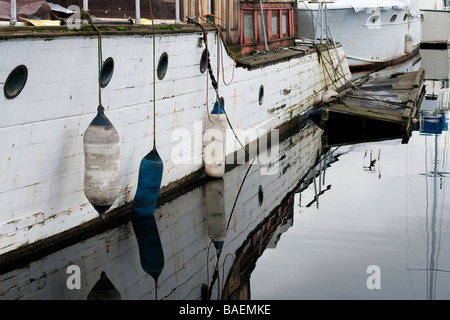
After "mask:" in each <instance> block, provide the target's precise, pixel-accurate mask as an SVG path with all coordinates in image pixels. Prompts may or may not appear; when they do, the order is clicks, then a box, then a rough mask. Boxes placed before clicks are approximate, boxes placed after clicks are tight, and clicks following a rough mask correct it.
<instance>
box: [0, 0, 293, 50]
mask: <svg viewBox="0 0 450 320" xmlns="http://www.w3.org/2000/svg"><path fill="white" fill-rule="evenodd" d="M13 1H15V2H16V5H17V8H18V10H17V12H18V16H17V21H18V22H21V21H22V22H24V20H23V19H21V18H27V17H28V18H29V17H32V19H33V18H38V19H39V18H41V19H49V16H51V19H56V20H57V19H58V18H59V17H61V16H62V15H64V13H63V11H58V9H55V5H59V6H61V7H62V8H69V6H71V5H76V6H78V7H79V8H86V7H87V8H88V10H89V12H90V14H91V16H94V17H96V18H106V19H122V20H124V22H126V21H127V20H129V19H132V20H134V19H136V17H137V16H138V15H139V16H140V17H141V18H145V19H150V18H151V15H150V3H149V0H136V1H131V0H96V1H88V0H52V1H51V6H49V4H48V3H47V2H46V1H45V0H0V3H1V2H4V6H0V8H4V11H5V12H4V14H3V15H0V19H1V20H6V21H5V22H7V20H9V12H10V3H12V2H13ZM296 2H297V1H295V0H275V1H274V0H261V1H258V0H220V1H219V0H151V6H152V11H153V18H154V19H156V20H159V21H160V22H163V23H168V24H172V23H186V22H187V21H188V17H189V18H190V19H194V20H195V21H196V22H198V23H206V20H205V19H206V18H207V15H208V14H210V15H211V16H210V19H212V18H213V19H214V22H215V23H216V24H218V25H220V26H221V28H222V32H223V36H224V39H225V41H226V42H227V44H228V46H229V47H230V48H231V50H233V51H234V53H235V54H237V55H239V54H243V55H245V54H249V53H252V52H256V51H264V50H270V49H275V48H278V47H285V46H289V45H292V44H294V39H295V30H296V27H295V24H296V23H295V20H296V14H295V12H296V7H297V6H296ZM30 3H33V7H36V8H39V10H37V12H36V13H35V12H27V15H26V16H23V15H21V14H19V13H20V12H24V11H22V10H21V8H23V7H25V6H26V5H29V4H30ZM137 5H139V10H136V9H137ZM261 8H262V10H263V14H262V15H261ZM49 11H50V12H49ZM44 13H45V16H42V17H39V15H43V14H44ZM49 13H50V14H49Z"/></svg>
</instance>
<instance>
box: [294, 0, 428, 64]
mask: <svg viewBox="0 0 450 320" xmlns="http://www.w3.org/2000/svg"><path fill="white" fill-rule="evenodd" d="M354 2H356V1H354ZM363 5H364V3H363V4H361V6H363ZM326 6H327V11H326V15H325V14H323V15H322V16H323V17H324V18H323V20H322V18H321V16H320V15H319V20H320V21H319V25H316V17H318V7H319V4H317V3H305V2H303V1H302V2H299V4H298V8H299V12H298V18H299V25H298V31H299V37H300V38H309V39H314V38H315V39H320V38H324V39H325V38H326V28H323V31H322V32H321V28H320V23H322V25H323V26H324V27H325V26H326V25H327V24H328V25H329V27H330V29H331V35H332V37H333V39H334V41H337V42H340V43H341V44H342V46H343V48H344V51H345V53H346V55H347V59H348V60H349V65H350V67H351V68H370V67H372V66H376V65H377V64H379V65H383V66H386V65H388V64H392V63H396V62H397V61H399V60H402V59H405V58H407V57H408V55H411V54H412V53H413V52H414V50H416V49H417V48H418V46H419V45H420V40H421V23H420V16H419V15H418V14H415V13H412V12H411V11H412V10H407V9H406V8H403V7H402V8H394V7H392V6H388V7H380V8H378V7H367V8H366V9H364V8H354V7H353V6H352V5H350V4H347V1H341V2H340V1H335V2H334V3H328V4H327V5H326ZM409 13H410V14H409ZM313 16H314V18H313ZM394 16H395V19H394ZM325 17H326V18H325ZM392 20H393V21H392ZM407 35H408V38H407ZM329 38H331V36H330V35H329Z"/></svg>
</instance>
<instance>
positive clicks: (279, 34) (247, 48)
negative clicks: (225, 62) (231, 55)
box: [241, 2, 295, 54]
mask: <svg viewBox="0 0 450 320" xmlns="http://www.w3.org/2000/svg"><path fill="white" fill-rule="evenodd" d="M293 8H294V7H293V5H292V3H287V2H264V3H263V16H262V19H263V20H262V19H261V9H260V4H259V2H241V25H242V26H243V28H241V30H242V31H241V45H243V48H242V53H244V54H245V53H249V52H251V51H252V50H254V49H256V50H263V49H264V40H265V39H264V27H265V36H266V40H267V42H268V46H269V49H272V48H277V47H281V46H286V45H289V44H290V42H289V41H290V40H292V39H293V38H294V35H295V30H294V9H293ZM263 21H264V23H263Z"/></svg>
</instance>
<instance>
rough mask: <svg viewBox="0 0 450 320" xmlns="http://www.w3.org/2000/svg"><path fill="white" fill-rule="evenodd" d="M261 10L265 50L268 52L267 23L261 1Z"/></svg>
mask: <svg viewBox="0 0 450 320" xmlns="http://www.w3.org/2000/svg"><path fill="white" fill-rule="evenodd" d="M259 8H260V10H261V23H262V27H263V34H264V48H265V49H266V51H269V48H268V47H267V36H266V22H265V21H264V13H263V7H262V1H261V0H259Z"/></svg>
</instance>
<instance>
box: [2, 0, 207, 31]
mask: <svg viewBox="0 0 450 320" xmlns="http://www.w3.org/2000/svg"><path fill="white" fill-rule="evenodd" d="M174 3H175V23H176V24H178V23H180V22H181V19H180V12H181V10H182V8H181V7H180V0H174ZM82 10H84V11H87V10H89V0H83V8H82ZM207 11H208V13H211V0H208V1H207ZM135 17H136V20H135V23H136V24H141V1H140V0H135ZM17 18H18V17H17V0H11V17H10V20H9V25H10V26H19V25H24V23H22V22H18V20H17ZM4 23H6V24H8V22H7V21H4Z"/></svg>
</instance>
